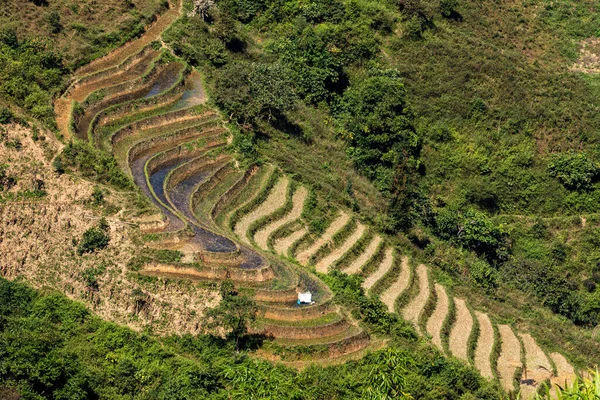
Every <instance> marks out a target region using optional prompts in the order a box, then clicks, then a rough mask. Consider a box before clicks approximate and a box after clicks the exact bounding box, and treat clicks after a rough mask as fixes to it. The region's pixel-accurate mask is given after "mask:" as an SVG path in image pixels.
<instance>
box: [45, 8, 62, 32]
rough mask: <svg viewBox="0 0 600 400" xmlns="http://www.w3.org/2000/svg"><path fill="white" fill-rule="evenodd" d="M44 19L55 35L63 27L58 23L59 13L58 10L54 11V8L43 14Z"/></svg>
mask: <svg viewBox="0 0 600 400" xmlns="http://www.w3.org/2000/svg"><path fill="white" fill-rule="evenodd" d="M44 21H46V23H47V24H48V27H49V28H50V32H51V33H53V34H55V35H56V34H57V33H60V31H61V30H62V28H63V27H62V25H61V23H60V15H59V14H58V11H56V10H52V11H50V12H49V13H48V14H46V15H45V16H44Z"/></svg>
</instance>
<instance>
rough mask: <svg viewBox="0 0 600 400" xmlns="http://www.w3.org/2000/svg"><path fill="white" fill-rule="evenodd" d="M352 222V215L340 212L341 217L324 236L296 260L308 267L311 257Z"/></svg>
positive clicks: (302, 252)
mask: <svg viewBox="0 0 600 400" xmlns="http://www.w3.org/2000/svg"><path fill="white" fill-rule="evenodd" d="M348 221H350V215H348V214H346V213H345V212H344V211H341V212H340V215H339V216H338V217H337V218H336V219H335V220H334V221H333V222H332V223H331V225H329V227H328V228H327V229H326V230H325V233H323V236H321V237H320V238H318V239H317V240H316V241H315V242H314V243H313V244H312V245H311V246H310V247H309V248H308V249H305V250H303V251H301V252H300V253H299V254H298V255H297V256H296V260H298V262H299V263H300V264H303V265H306V264H307V263H308V260H309V259H310V257H311V256H312V255H313V254H315V253H316V252H317V250H319V249H320V248H321V247H323V246H324V245H325V244H326V243H327V242H329V241H330V240H331V239H332V238H333V236H334V235H335V234H336V233H337V232H338V231H339V230H340V229H342V228H343V227H344V226H346V224H347V223H348Z"/></svg>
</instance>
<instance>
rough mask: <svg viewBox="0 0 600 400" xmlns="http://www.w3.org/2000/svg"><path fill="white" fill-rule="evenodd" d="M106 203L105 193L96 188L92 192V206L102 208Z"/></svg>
mask: <svg viewBox="0 0 600 400" xmlns="http://www.w3.org/2000/svg"><path fill="white" fill-rule="evenodd" d="M103 203H104V191H103V190H102V189H100V188H99V187H98V186H94V190H93V191H92V204H93V205H95V206H100V205H102V204H103Z"/></svg>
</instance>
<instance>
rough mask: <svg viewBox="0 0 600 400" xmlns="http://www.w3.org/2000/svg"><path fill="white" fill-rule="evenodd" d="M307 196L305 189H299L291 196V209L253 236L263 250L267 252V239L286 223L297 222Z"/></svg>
mask: <svg viewBox="0 0 600 400" xmlns="http://www.w3.org/2000/svg"><path fill="white" fill-rule="evenodd" d="M307 196H308V190H306V188H305V187H303V186H301V187H299V188H298V189H297V190H296V191H295V192H294V194H293V195H292V209H291V210H290V212H288V213H287V214H285V215H284V216H283V217H282V218H280V219H278V220H276V221H273V222H271V223H270V224H267V225H266V226H264V227H263V228H262V229H260V230H258V231H257V232H256V234H255V235H254V241H255V242H256V244H257V245H258V247H260V248H261V249H263V250H268V240H269V237H270V236H271V235H272V234H273V233H274V232H275V231H276V230H277V229H279V228H281V227H282V226H284V225H285V224H287V223H290V222H292V221H295V220H297V219H298V218H300V216H301V215H302V209H303V208H304V202H305V201H306V197H307Z"/></svg>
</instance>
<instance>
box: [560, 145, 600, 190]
mask: <svg viewBox="0 0 600 400" xmlns="http://www.w3.org/2000/svg"><path fill="white" fill-rule="evenodd" d="M548 170H549V171H550V175H551V176H553V177H554V178H556V179H557V180H558V181H559V182H560V183H561V184H562V185H563V186H564V187H565V188H567V189H569V190H584V189H588V188H589V187H590V185H591V184H592V181H593V180H594V179H595V178H596V177H597V176H598V172H599V168H598V165H597V164H596V163H594V162H592V161H591V160H589V159H588V156H587V154H586V153H575V152H568V153H564V154H558V155H555V156H553V157H552V158H551V161H550V163H549V164H548Z"/></svg>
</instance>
